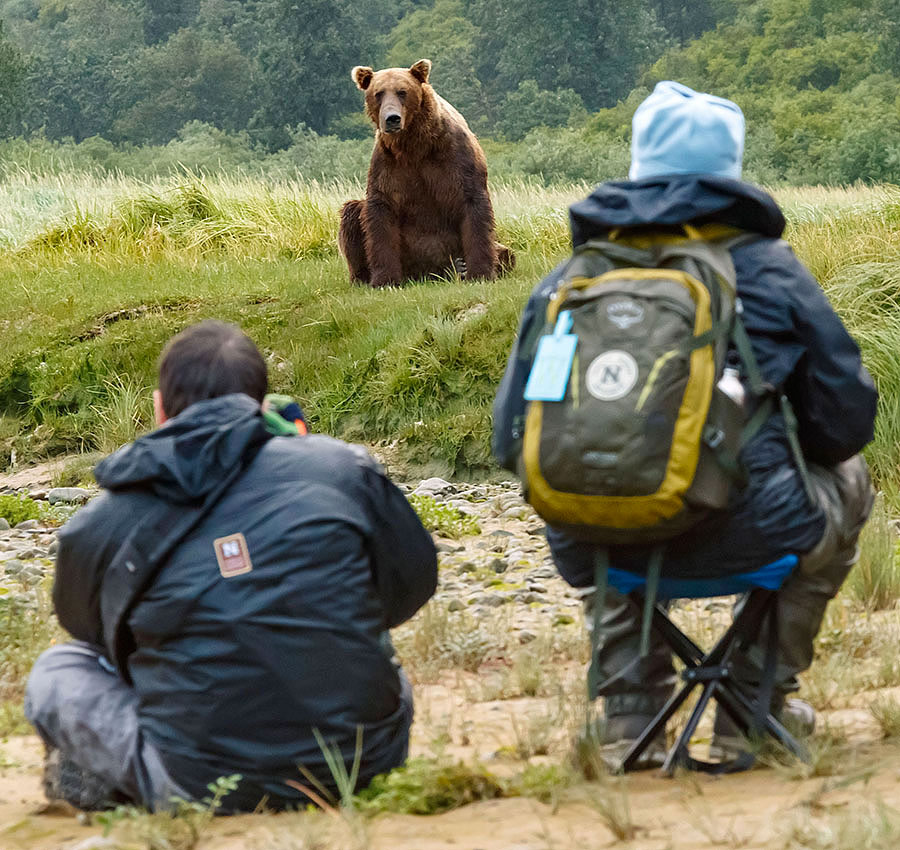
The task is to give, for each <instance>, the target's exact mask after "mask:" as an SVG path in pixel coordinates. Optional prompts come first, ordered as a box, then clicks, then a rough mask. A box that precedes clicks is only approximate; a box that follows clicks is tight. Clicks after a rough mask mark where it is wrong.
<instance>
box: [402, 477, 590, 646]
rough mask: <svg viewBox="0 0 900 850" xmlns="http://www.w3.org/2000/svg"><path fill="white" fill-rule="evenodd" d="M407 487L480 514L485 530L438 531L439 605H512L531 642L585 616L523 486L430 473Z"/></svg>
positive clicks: (476, 609) (515, 624) (513, 620)
mask: <svg viewBox="0 0 900 850" xmlns="http://www.w3.org/2000/svg"><path fill="white" fill-rule="evenodd" d="M400 486H401V489H403V490H405V492H407V494H410V495H417V496H427V497H430V498H432V499H434V500H435V502H437V503H439V504H445V505H447V506H448V507H451V508H454V509H456V510H458V511H459V512H460V513H462V514H465V515H468V516H472V517H474V519H475V520H476V522H477V524H478V528H479V529H480V530H479V532H478V533H477V534H467V535H465V536H462V537H458V538H456V539H451V538H446V537H442V536H441V535H440V534H435V543H436V545H437V549H438V559H439V565H440V582H439V585H438V590H437V594H436V596H435V601H436V602H437V603H438V604H443V605H446V606H447V609H448V610H449V611H461V610H468V611H470V612H471V613H472V614H473V615H474V616H476V617H480V616H483V615H485V614H487V613H488V612H489V609H496V608H500V607H504V606H505V607H508V608H509V609H510V612H509V614H510V616H509V619H510V627H511V628H513V629H515V630H518V632H519V638H520V641H521V642H523V643H525V642H527V641H528V640H529V639H530V638H531V637H533V636H534V634H535V632H536V630H537V629H540V628H545V627H546V626H547V625H548V624H549V625H551V626H561V625H570V624H573V623H575V622H576V621H577V620H579V618H580V616H581V597H580V594H579V592H578V591H577V590H575V589H573V588H571V587H569V586H568V585H567V584H566V583H565V582H564V581H563V580H562V579H561V578H560V577H559V575H558V573H557V572H556V568H555V567H554V565H553V561H552V559H551V557H550V552H549V549H548V547H547V541H546V539H545V537H544V523H543V521H542V520H541V519H540V518H539V517H538V516H537V514H535V512H534V511H533V510H532V509H531V507H530V506H529V505H528V504H526V503H525V502H524V501H523V500H522V497H521V494H520V492H519V488H518V484H516V483H515V482H501V483H498V484H463V483H453V482H449V481H445V480H443V479H441V478H428V479H426V480H424V481H421V482H419V483H418V484H407V485H403V484H401V485H400ZM495 613H496V612H495Z"/></svg>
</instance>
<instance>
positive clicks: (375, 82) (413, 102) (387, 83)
mask: <svg viewBox="0 0 900 850" xmlns="http://www.w3.org/2000/svg"><path fill="white" fill-rule="evenodd" d="M430 71H431V60H430V59H420V60H419V61H418V62H416V63H415V64H414V65H412V66H410V67H409V68H385V69H384V70H382V71H373V70H372V69H371V68H364V67H362V66H361V65H357V66H356V67H355V68H354V69H353V70H352V71H351V72H350V75H351V76H352V77H353V80H354V82H355V83H356V85H357V86H358V87H359V88H360V89H361V90H362V91H364V92H365V93H366V112H367V113H368V114H369V118H371V119H372V123H373V124H374V125H375V126H376V127H377V128H378V129H379V130H380V131H381V132H382V133H386V134H388V135H393V134H395V133H400V132H402V131H403V130H404V129H405V128H406V127H407V126H408V125H409V123H410V121H411V119H412V116H414V115H415V114H416V113H417V112H418V111H419V108H420V106H421V104H422V99H423V96H424V95H425V94H426V89H425V87H426V86H428V74H429V72H430ZM428 88H430V86H429V87H428Z"/></svg>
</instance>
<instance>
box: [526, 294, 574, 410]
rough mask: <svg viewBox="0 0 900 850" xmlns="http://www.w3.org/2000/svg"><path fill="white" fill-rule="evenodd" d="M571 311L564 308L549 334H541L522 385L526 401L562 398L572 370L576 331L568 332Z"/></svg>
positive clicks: (570, 323) (557, 399) (558, 399)
mask: <svg viewBox="0 0 900 850" xmlns="http://www.w3.org/2000/svg"><path fill="white" fill-rule="evenodd" d="M571 327H572V314H571V313H570V312H569V311H568V310H563V311H562V312H561V313H560V314H559V317H558V318H557V319H556V327H554V328H553V333H552V334H550V335H549V336H542V337H541V339H540V342H539V343H538V348H537V354H536V355H535V358H534V364H533V365H532V367H531V374H530V375H529V376H528V383H527V384H526V385H525V401H562V400H563V398H565V395H566V387H567V386H568V384H569V375H570V374H571V372H572V360H573V359H574V357H575V346H576V345H577V344H578V335H577V334H570V333H569V330H570V329H571Z"/></svg>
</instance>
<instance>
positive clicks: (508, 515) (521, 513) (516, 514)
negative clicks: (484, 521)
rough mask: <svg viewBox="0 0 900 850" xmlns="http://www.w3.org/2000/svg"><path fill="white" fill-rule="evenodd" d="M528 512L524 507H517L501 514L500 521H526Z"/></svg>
mask: <svg viewBox="0 0 900 850" xmlns="http://www.w3.org/2000/svg"><path fill="white" fill-rule="evenodd" d="M525 515H526V510H525V508H524V507H523V506H522V505H516V506H515V507H512V508H509V509H508V510H505V511H503V513H502V514H500V519H524V518H525Z"/></svg>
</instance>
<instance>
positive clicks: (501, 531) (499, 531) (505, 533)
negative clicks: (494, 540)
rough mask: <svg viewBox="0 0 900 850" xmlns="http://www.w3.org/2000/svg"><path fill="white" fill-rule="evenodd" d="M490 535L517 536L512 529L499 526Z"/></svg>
mask: <svg viewBox="0 0 900 850" xmlns="http://www.w3.org/2000/svg"><path fill="white" fill-rule="evenodd" d="M488 537H515V535H514V534H513V533H512V532H511V531H506V530H505V529H503V528H497V529H494V531H492V532H491V533H490V534H489V535H488Z"/></svg>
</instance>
